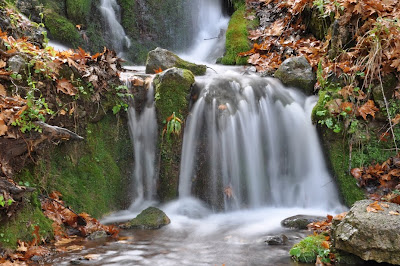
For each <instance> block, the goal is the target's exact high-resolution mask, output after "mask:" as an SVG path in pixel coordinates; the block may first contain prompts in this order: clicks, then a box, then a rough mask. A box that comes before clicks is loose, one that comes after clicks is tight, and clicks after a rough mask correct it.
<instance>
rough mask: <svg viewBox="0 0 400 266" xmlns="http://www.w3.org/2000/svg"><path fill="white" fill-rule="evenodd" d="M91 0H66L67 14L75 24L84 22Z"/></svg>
mask: <svg viewBox="0 0 400 266" xmlns="http://www.w3.org/2000/svg"><path fill="white" fill-rule="evenodd" d="M91 4H92V0H66V8H67V16H68V18H69V19H70V20H71V21H73V22H74V23H76V24H86V21H87V18H88V16H89V13H90V7H91Z"/></svg>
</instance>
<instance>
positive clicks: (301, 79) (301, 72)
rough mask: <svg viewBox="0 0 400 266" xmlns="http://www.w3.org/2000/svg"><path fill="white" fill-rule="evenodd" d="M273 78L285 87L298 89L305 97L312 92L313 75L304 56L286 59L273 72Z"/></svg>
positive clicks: (314, 79) (314, 80)
mask: <svg viewBox="0 0 400 266" xmlns="http://www.w3.org/2000/svg"><path fill="white" fill-rule="evenodd" d="M274 76H275V77H276V78H278V79H280V80H281V81H282V83H283V84H285V85H286V86H290V87H296V88H299V89H301V90H302V91H303V92H304V93H305V94H307V95H311V94H312V93H313V91H314V84H315V82H316V78H315V74H314V72H313V70H312V67H311V65H310V64H309V63H308V61H307V59H306V58H305V57H304V56H299V57H291V58H288V59H286V60H285V61H283V63H282V64H281V66H280V67H279V68H278V70H276V71H275V74H274Z"/></svg>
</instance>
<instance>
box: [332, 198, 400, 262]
mask: <svg viewBox="0 0 400 266" xmlns="http://www.w3.org/2000/svg"><path fill="white" fill-rule="evenodd" d="M371 203H373V201H372V200H361V201H357V202H356V203H355V204H354V205H353V207H352V208H351V209H350V211H349V213H348V214H347V215H346V216H345V217H344V218H343V220H341V221H336V220H334V221H333V226H332V245H333V247H334V248H336V249H338V250H343V251H345V252H348V253H352V254H354V255H357V256H359V257H360V258H362V259H363V260H374V261H377V262H387V263H391V264H396V265H400V216H399V215H394V213H396V212H400V205H398V204H394V203H386V204H388V206H389V207H388V208H386V207H383V211H378V212H376V213H375V212H367V206H368V205H369V204H371ZM390 212H392V214H391V213H390Z"/></svg>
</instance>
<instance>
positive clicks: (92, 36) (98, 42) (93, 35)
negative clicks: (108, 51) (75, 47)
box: [86, 22, 106, 54]
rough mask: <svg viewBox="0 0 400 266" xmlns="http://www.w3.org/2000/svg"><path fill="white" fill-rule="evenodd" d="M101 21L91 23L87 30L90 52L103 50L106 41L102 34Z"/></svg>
mask: <svg viewBox="0 0 400 266" xmlns="http://www.w3.org/2000/svg"><path fill="white" fill-rule="evenodd" d="M102 30H103V29H102V28H101V25H100V23H93V22H92V23H90V24H89V25H88V27H87V30H86V35H87V37H88V38H89V40H90V52H92V53H93V54H95V53H98V52H103V50H104V47H105V46H106V42H105V40H104V38H103V36H102V35H101V34H100V33H101V32H102Z"/></svg>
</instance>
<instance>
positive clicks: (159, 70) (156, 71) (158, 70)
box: [153, 67, 163, 74]
mask: <svg viewBox="0 0 400 266" xmlns="http://www.w3.org/2000/svg"><path fill="white" fill-rule="evenodd" d="M153 70H154V73H156V74H158V73H161V72H163V70H162V69H161V67H160V68H158V69H153Z"/></svg>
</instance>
